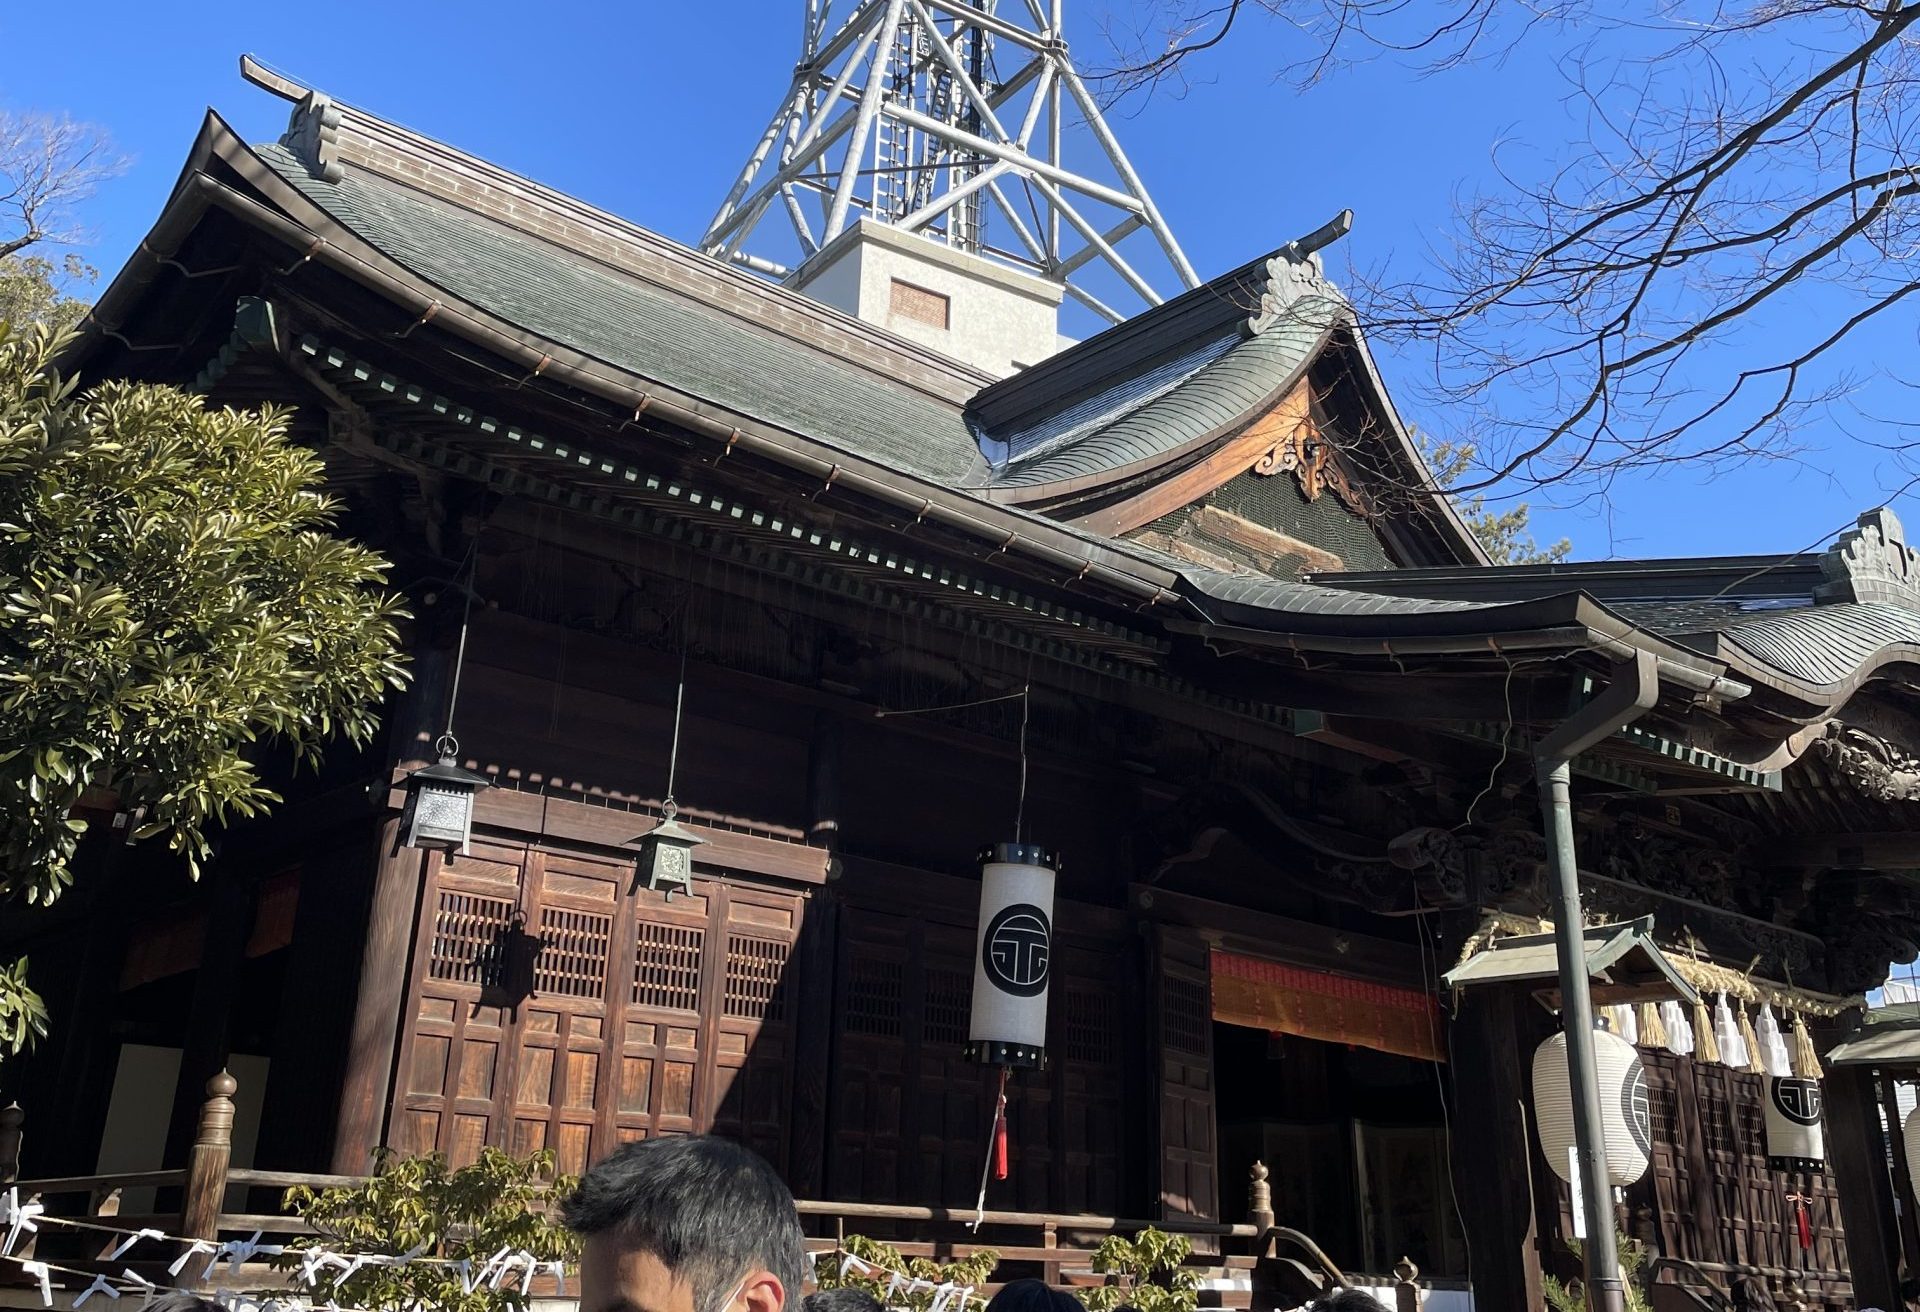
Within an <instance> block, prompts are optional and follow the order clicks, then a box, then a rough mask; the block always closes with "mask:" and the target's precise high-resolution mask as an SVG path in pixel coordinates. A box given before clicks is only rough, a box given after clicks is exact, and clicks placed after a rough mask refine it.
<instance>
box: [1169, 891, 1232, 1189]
mask: <svg viewBox="0 0 1920 1312" xmlns="http://www.w3.org/2000/svg"><path fill="white" fill-rule="evenodd" d="M1159 948H1160V950H1159V961H1158V967H1157V970H1156V976H1157V978H1156V985H1157V993H1158V1007H1157V1013H1158V1021H1159V1030H1160V1209H1161V1215H1163V1216H1192V1217H1204V1218H1207V1219H1215V1218H1217V1217H1218V1216H1219V1214H1220V1210H1219V1209H1220V1202H1219V1181H1218V1179H1217V1169H1218V1168H1217V1158H1216V1155H1215V1145H1214V1110H1213V995H1212V980H1211V974H1210V968H1209V958H1208V951H1207V945H1206V944H1205V943H1203V942H1202V941H1201V940H1200V939H1199V937H1198V936H1197V935H1194V934H1192V933H1191V932H1189V931H1186V930H1180V929H1175V928H1173V927H1171V926H1165V925H1163V926H1161V927H1160V931H1159Z"/></svg>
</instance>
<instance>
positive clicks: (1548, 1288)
mask: <svg viewBox="0 0 1920 1312" xmlns="http://www.w3.org/2000/svg"><path fill="white" fill-rule="evenodd" d="M1613 1235H1614V1245H1615V1247H1616V1248H1617V1249H1618V1250H1619V1253H1620V1283H1622V1284H1623V1285H1625V1286H1626V1287H1627V1312H1652V1308H1653V1305H1652V1304H1651V1303H1649V1302H1648V1301H1647V1291H1646V1286H1645V1284H1644V1283H1643V1278H1642V1272H1644V1271H1645V1270H1646V1266H1647V1246H1646V1245H1645V1244H1643V1243H1641V1242H1640V1241H1639V1240H1637V1239H1629V1238H1627V1237H1626V1235H1624V1234H1622V1233H1621V1232H1620V1231H1619V1230H1618V1229H1616V1230H1615V1231H1614V1232H1613ZM1567 1247H1568V1248H1569V1249H1571V1250H1572V1251H1573V1255H1574V1256H1575V1257H1577V1258H1579V1259H1581V1260H1582V1261H1585V1260H1586V1251H1585V1246H1584V1245H1583V1244H1581V1242H1580V1241H1579V1240H1578V1239H1569V1240H1567ZM1540 1285H1541V1292H1543V1293H1544V1294H1545V1295H1546V1296H1547V1304H1548V1305H1549V1306H1550V1307H1552V1308H1553V1312H1587V1296H1586V1291H1585V1290H1583V1289H1582V1288H1581V1287H1580V1282H1579V1281H1578V1280H1575V1281H1573V1282H1571V1283H1569V1284H1562V1283H1560V1280H1559V1278H1558V1277H1555V1276H1548V1277H1546V1278H1545V1279H1544V1280H1542V1281H1541V1282H1540Z"/></svg>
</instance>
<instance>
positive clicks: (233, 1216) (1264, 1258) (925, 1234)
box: [0, 1071, 1421, 1312]
mask: <svg viewBox="0 0 1920 1312" xmlns="http://www.w3.org/2000/svg"><path fill="white" fill-rule="evenodd" d="M236 1089H237V1085H236V1083H235V1081H234V1079H233V1077H232V1076H231V1075H229V1074H227V1073H226V1072H224V1071H223V1072H221V1073H220V1074H219V1075H217V1076H215V1077H214V1078H213V1079H212V1080H210V1081H208V1083H207V1096H206V1101H205V1102H204V1103H203V1104H202V1105H201V1109H200V1117H199V1122H198V1128H197V1129H196V1132H195V1134H194V1141H193V1147H192V1150H191V1152H190V1153H189V1156H188V1160H187V1165H186V1167H185V1169H182V1170H171V1171H140V1172H127V1173H120V1174H113V1175H83V1176H66V1177H59V1178H47V1179H23V1178H21V1177H20V1157H21V1146H22V1141H23V1138H24V1135H23V1127H24V1121H25V1117H24V1115H23V1113H22V1112H21V1109H20V1108H19V1107H18V1106H17V1105H15V1106H10V1107H7V1108H4V1109H0V1186H14V1187H17V1188H18V1189H19V1191H20V1196H21V1198H22V1199H30V1200H33V1201H37V1202H39V1203H40V1204H41V1205H42V1206H43V1207H45V1209H46V1214H47V1215H48V1216H49V1217H56V1218H67V1219H71V1220H84V1221H91V1222H94V1223H95V1224H99V1225H110V1226H112V1227H114V1228H115V1229H118V1230H125V1231H132V1230H138V1229H142V1228H152V1229H156V1230H163V1231H165V1232H166V1233H168V1234H172V1235H177V1236H180V1237H182V1238H186V1239H207V1240H211V1239H218V1238H221V1237H222V1236H242V1237H244V1236H249V1235H251V1234H253V1232H254V1231H261V1232H263V1233H264V1234H265V1235H266V1236H267V1237H269V1239H280V1238H286V1237H293V1236H299V1235H303V1234H310V1233H312V1230H311V1228H310V1227H309V1226H308V1225H307V1224H306V1223H305V1222H303V1221H302V1220H300V1219H299V1218H298V1217H295V1216H289V1215H287V1214H286V1213H285V1212H284V1211H281V1210H277V1209H278V1208H279V1207H280V1196H281V1195H282V1194H284V1192H285V1191H286V1190H287V1189H289V1188H292V1187H294V1186H296V1185H306V1186H308V1187H311V1188H316V1189H318V1188H329V1187H334V1186H350V1185H354V1184H358V1183H360V1182H361V1181H362V1179H363V1178H364V1177H359V1176H349V1175H320V1174H312V1173H308V1172H296V1171H263V1170H253V1169H248V1168H241V1167H235V1166H233V1165H232V1152H233V1111H234V1107H233V1095H234V1093H235V1091H236ZM142 1188H154V1189H156V1190H157V1198H158V1199H159V1200H161V1201H162V1202H168V1201H170V1200H171V1199H174V1198H177V1199H178V1206H177V1208H173V1207H169V1208H168V1210H166V1211H164V1212H159V1213H156V1214H152V1215H128V1214H124V1213H122V1212H121V1210H120V1205H121V1201H122V1199H123V1196H124V1195H125V1193H126V1191H128V1190H132V1189H142ZM269 1190H270V1191H272V1201H271V1203H270V1204H268V1205H269V1206H271V1207H272V1208H274V1209H276V1210H271V1211H256V1210H252V1209H253V1208H254V1207H258V1206H260V1204H261V1201H262V1200H261V1199H260V1194H261V1193H262V1192H264V1191H269ZM236 1195H237V1196H238V1197H240V1198H241V1199H242V1200H250V1201H243V1202H242V1205H241V1207H240V1208H239V1209H237V1210H236V1209H233V1208H230V1207H229V1206H228V1203H229V1200H230V1199H232V1198H234V1197H235V1196H236ZM1247 1204H1248V1206H1247V1215H1248V1217H1249V1220H1248V1221H1247V1222H1246V1223H1244V1224H1238V1225H1230V1224H1225V1223H1222V1222H1218V1221H1209V1220H1202V1219H1194V1218H1181V1217H1166V1218H1160V1219H1157V1220H1145V1219H1133V1218H1127V1217H1118V1216H1092V1215H1074V1214H1062V1213H1051V1212H1010V1211H998V1210H996V1211H986V1212H982V1213H979V1214H978V1215H976V1214H975V1213H974V1212H973V1211H971V1210H964V1209H956V1208H946V1207H905V1206H896V1205H893V1204H888V1203H852V1202H826V1201H816V1200H811V1199H808V1200H803V1201H801V1202H799V1203H798V1204H797V1206H798V1209H799V1212H800V1216H801V1219H802V1223H803V1226H804V1228H805V1229H806V1230H807V1231H808V1233H809V1235H810V1236H811V1237H812V1238H813V1239H814V1240H817V1241H824V1240H833V1241H835V1242H836V1243H838V1242H841V1241H844V1240H845V1238H846V1237H847V1236H849V1235H856V1234H860V1235H867V1236H869V1237H872V1238H875V1239H879V1240H883V1241H884V1242H886V1243H888V1244H890V1245H892V1246H893V1247H894V1248H897V1249H898V1250H899V1251H900V1253H901V1255H902V1256H903V1257H907V1258H920V1257H924V1258H931V1259H935V1260H938V1261H952V1260H956V1259H959V1258H964V1257H969V1256H971V1255H973V1254H974V1253H976V1252H978V1251H980V1250H982V1249H993V1250H995V1251H996V1252H998V1253H999V1254H1000V1265H999V1267H997V1268H996V1270H995V1272H994V1278H995V1280H996V1281H1003V1280H1007V1279H1013V1278H1015V1277H1019V1276H1037V1277H1039V1278H1041V1279H1044V1280H1046V1281H1047V1282H1048V1283H1049V1284H1055V1285H1066V1286H1069V1287H1072V1286H1086V1285H1097V1284H1102V1283H1104V1282H1105V1277H1104V1276H1102V1275H1100V1274H1099V1273H1096V1272H1095V1271H1094V1270H1093V1266H1092V1259H1093V1250H1094V1249H1095V1248H1096V1247H1097V1246H1098V1245H1099V1243H1100V1241H1101V1240H1102V1239H1104V1238H1106V1237H1107V1236H1108V1235H1112V1234H1124V1235H1132V1234H1135V1233H1138V1232H1139V1231H1141V1230H1144V1229H1147V1228H1148V1227H1155V1228H1158V1229H1160V1230H1163V1231H1167V1232H1170V1233H1178V1234H1184V1235H1187V1236H1189V1237H1191V1238H1192V1239H1193V1241H1194V1248H1195V1250H1196V1251H1195V1253H1194V1255H1193V1257H1192V1258H1191V1259H1190V1261H1189V1263H1188V1266H1189V1269H1191V1270H1192V1271H1193V1272H1194V1274H1195V1275H1196V1276H1198V1277H1199V1279H1200V1280H1201V1282H1202V1297H1201V1301H1202V1304H1203V1305H1205V1306H1217V1307H1233V1308H1246V1307H1262V1308H1271V1307H1292V1306H1295V1305H1296V1304H1297V1303H1299V1302H1304V1301H1306V1300H1307V1299H1308V1298H1309V1297H1311V1296H1312V1295H1314V1294H1316V1293H1318V1292H1322V1291H1324V1290H1327V1289H1331V1288H1336V1287H1347V1286H1349V1285H1350V1283H1351V1282H1350V1281H1349V1279H1348V1277H1347V1276H1346V1274H1345V1273H1344V1272H1342V1271H1341V1270H1340V1268H1339V1267H1338V1266H1337V1265H1335V1264H1334V1262H1333V1261H1332V1259H1331V1258H1329V1257H1328V1256H1327V1255H1326V1253H1325V1252H1323V1251H1322V1250H1321V1249H1320V1247H1319V1245H1318V1244H1316V1243H1314V1241H1313V1240H1312V1239H1311V1238H1310V1237H1309V1236H1307V1235H1305V1234H1303V1233H1301V1232H1300V1231H1298V1230H1295V1229H1292V1228H1290V1227H1287V1226H1283V1225H1280V1224H1278V1222H1277V1220H1276V1218H1275V1216H1274V1213H1273V1200H1272V1193H1271V1190H1270V1188H1269V1186H1268V1184H1267V1168H1266V1167H1265V1166H1263V1165H1260V1164H1258V1163H1256V1164H1255V1165H1254V1167H1253V1169H1252V1172H1251V1176H1250V1178H1249V1180H1248V1193H1247ZM56 1228H57V1227H51V1226H50V1227H47V1232H52V1231H53V1230H55V1229H56ZM68 1233H69V1234H70V1235H75V1234H77V1235H80V1236H82V1237H83V1238H84V1241H85V1242H84V1243H83V1244H82V1246H83V1247H87V1248H89V1249H90V1250H91V1249H97V1250H98V1251H97V1252H92V1251H90V1252H89V1253H87V1254H83V1255H82V1256H81V1260H87V1259H88V1258H89V1257H91V1258H97V1257H99V1256H101V1255H103V1254H104V1253H105V1252H106V1251H108V1250H110V1249H111V1248H112V1247H113V1246H114V1244H115V1242H117V1239H118V1236H117V1235H114V1234H106V1233H101V1232H97V1231H96V1232H87V1231H72V1230H69V1231H68ZM37 1238H38V1237H37V1236H36V1242H37ZM69 1242H78V1241H71V1240H70V1241H69ZM818 1246H819V1245H818V1244H816V1245H815V1247H818ZM243 1274H244V1276H245V1277H246V1278H248V1279H250V1280H254V1281H255V1282H256V1283H257V1284H258V1285H261V1286H271V1285H273V1284H275V1283H277V1282H278V1281H279V1280H280V1279H281V1277H280V1276H279V1275H278V1274H277V1273H273V1272H269V1271H266V1270H264V1269H262V1270H260V1271H257V1272H256V1271H253V1270H251V1269H249V1270H247V1271H246V1272H244V1273H243ZM1394 1274H1395V1277H1396V1283H1395V1288H1394V1290H1393V1295H1392V1297H1393V1301H1394V1304H1395V1305H1396V1306H1397V1307H1398V1308H1399V1309H1401V1310H1402V1312H1412V1309H1414V1308H1416V1307H1418V1305H1419V1289H1420V1287H1421V1286H1420V1284H1419V1281H1418V1272H1417V1271H1416V1270H1415V1268H1414V1267H1413V1265H1412V1263H1410V1262H1406V1261H1403V1262H1402V1263H1401V1264H1400V1266H1399V1267H1398V1268H1396V1270H1395V1273H1394ZM995 1287H997V1286H989V1287H988V1290H989V1291H990V1290H991V1289H992V1288H995Z"/></svg>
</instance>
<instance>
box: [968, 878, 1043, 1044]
mask: <svg viewBox="0 0 1920 1312" xmlns="http://www.w3.org/2000/svg"><path fill="white" fill-rule="evenodd" d="M980 860H981V867H980V937H979V943H978V948H977V950H976V952H975V953H974V963H973V1024H972V1027H971V1028H970V1029H969V1030H968V1032H967V1033H968V1039H969V1042H968V1044H967V1055H968V1056H969V1057H971V1058H973V1059H974V1060H975V1061H980V1062H988V1063H990V1064H993V1065H996V1066H1040V1065H1042V1064H1044V1063H1045V1061H1046V1052H1047V986H1048V984H1049V983H1050V981H1051V979H1052V975H1053V971H1052V961H1053V878H1054V860H1053V858H1052V857H1051V856H1049V855H1048V854H1047V853H1046V852H1044V851H1042V850H1041V849H1040V848H1037V847H1029V846H1026V845H1025V844H1021V843H996V844H995V845H994V846H992V847H990V848H988V849H987V850H986V851H985V852H982V853H981V854H980Z"/></svg>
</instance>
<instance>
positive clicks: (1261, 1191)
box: [1247, 1162, 1274, 1230]
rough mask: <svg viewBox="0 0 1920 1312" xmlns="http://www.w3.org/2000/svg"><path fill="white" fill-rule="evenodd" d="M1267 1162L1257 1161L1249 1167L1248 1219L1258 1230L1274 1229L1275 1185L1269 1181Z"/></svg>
mask: <svg viewBox="0 0 1920 1312" xmlns="http://www.w3.org/2000/svg"><path fill="white" fill-rule="evenodd" d="M1269 1174H1270V1172H1269V1171H1268V1170H1267V1164H1266V1163H1265V1162H1255V1163H1254V1164H1253V1165H1252V1166H1251V1167H1249V1168H1248V1169H1247V1176H1248V1180H1247V1221H1248V1223H1249V1224H1250V1225H1252V1226H1253V1228H1254V1229H1256V1230H1271V1229H1273V1222H1274V1216H1273V1186H1272V1185H1270V1184H1268V1183H1267V1176H1268V1175H1269Z"/></svg>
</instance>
